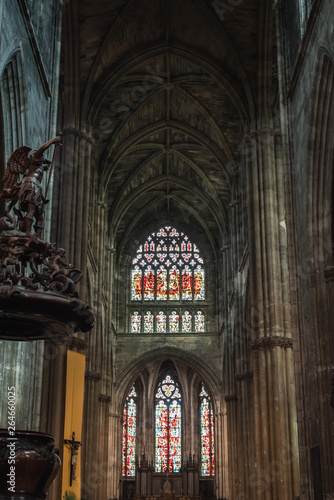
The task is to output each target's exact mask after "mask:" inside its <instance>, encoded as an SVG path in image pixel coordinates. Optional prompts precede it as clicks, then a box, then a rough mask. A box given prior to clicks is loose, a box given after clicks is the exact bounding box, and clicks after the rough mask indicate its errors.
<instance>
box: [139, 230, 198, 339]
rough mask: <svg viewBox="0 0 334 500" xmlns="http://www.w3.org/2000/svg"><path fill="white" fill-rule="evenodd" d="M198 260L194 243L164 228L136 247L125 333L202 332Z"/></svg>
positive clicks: (177, 231) (182, 235)
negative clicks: (129, 312)
mask: <svg viewBox="0 0 334 500" xmlns="http://www.w3.org/2000/svg"><path fill="white" fill-rule="evenodd" d="M204 301H205V269H204V259H203V257H202V255H201V253H200V251H199V249H198V247H197V245H196V244H195V243H193V242H192V241H191V240H190V239H189V237H188V236H187V235H186V234H185V233H183V232H182V231H179V230H177V229H176V228H175V227H171V226H165V227H162V228H160V229H159V230H158V231H156V232H154V233H152V234H150V235H149V236H148V237H147V238H146V239H145V241H143V243H142V244H141V245H140V246H139V248H138V249H137V252H136V254H135V256H134V258H133V260H132V268H131V305H132V307H131V321H130V323H131V326H130V329H131V332H132V333H192V332H197V333H198V332H204V331H205V309H204V304H203V302H204Z"/></svg>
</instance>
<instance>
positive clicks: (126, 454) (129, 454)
mask: <svg viewBox="0 0 334 500" xmlns="http://www.w3.org/2000/svg"><path fill="white" fill-rule="evenodd" d="M136 427H137V393H136V389H135V387H134V386H133V387H132V389H131V391H130V392H129V395H128V397H127V398H126V402H125V405H124V410H123V454H122V474H123V476H129V477H133V476H135V466H136Z"/></svg>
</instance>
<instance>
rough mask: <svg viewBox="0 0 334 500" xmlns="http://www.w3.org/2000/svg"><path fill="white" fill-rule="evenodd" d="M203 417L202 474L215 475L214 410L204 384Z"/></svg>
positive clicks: (201, 413)
mask: <svg viewBox="0 0 334 500" xmlns="http://www.w3.org/2000/svg"><path fill="white" fill-rule="evenodd" d="M199 397H200V417H201V474H202V476H214V474H215V451H214V445H215V439H214V427H213V411H212V403H211V400H210V397H209V395H208V393H207V391H206V389H205V387H204V385H202V389H201V392H200V396H199Z"/></svg>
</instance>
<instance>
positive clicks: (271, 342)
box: [250, 336, 293, 350]
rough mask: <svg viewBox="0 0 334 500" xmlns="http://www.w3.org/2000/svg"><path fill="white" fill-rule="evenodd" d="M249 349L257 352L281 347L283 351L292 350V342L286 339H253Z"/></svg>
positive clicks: (275, 337) (277, 337) (276, 337)
mask: <svg viewBox="0 0 334 500" xmlns="http://www.w3.org/2000/svg"><path fill="white" fill-rule="evenodd" d="M250 345H251V349H253V350H259V349H264V348H272V347H282V348H283V349H293V341H292V339H290V338H287V337H279V336H274V337H262V338H259V339H254V340H252V341H251V343H250Z"/></svg>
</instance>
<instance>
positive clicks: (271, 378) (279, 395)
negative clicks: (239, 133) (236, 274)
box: [246, 127, 300, 500]
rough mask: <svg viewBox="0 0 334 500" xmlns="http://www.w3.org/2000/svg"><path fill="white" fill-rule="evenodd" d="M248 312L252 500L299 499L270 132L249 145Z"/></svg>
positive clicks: (280, 215) (279, 207)
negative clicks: (253, 452)
mask: <svg viewBox="0 0 334 500" xmlns="http://www.w3.org/2000/svg"><path fill="white" fill-rule="evenodd" d="M246 145H247V153H248V155H247V160H248V211H249V225H250V228H251V234H252V238H251V240H250V285H251V288H250V305H251V337H252V342H251V345H252V349H253V351H252V360H253V373H254V405H255V409H254V421H255V449H256V458H255V464H254V469H253V473H252V474H251V475H250V477H249V481H250V492H251V496H250V498H252V499H254V500H255V499H256V500H281V499H283V498H286V499H288V498H289V499H294V498H296V497H298V496H299V493H300V492H299V460H298V453H297V450H298V440H297V430H296V402H295V379H294V368H293V351H292V338H291V337H292V332H291V322H290V316H289V305H288V294H287V293H286V288H287V283H288V280H287V266H286V246H287V243H286V234H285V227H284V224H282V223H283V222H284V200H285V197H284V195H285V193H284V189H283V181H282V178H283V169H282V166H281V162H280V161H278V160H276V155H277V151H276V144H275V136H274V130H273V129H272V128H271V127H263V128H262V129H260V130H258V131H255V132H253V133H252V134H250V135H249V136H248V138H247V144H246Z"/></svg>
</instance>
